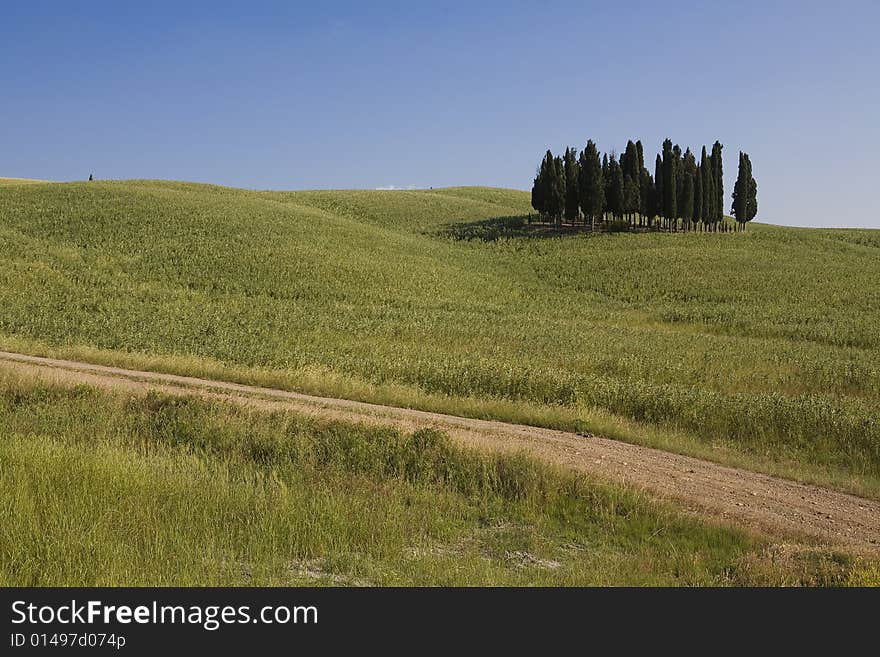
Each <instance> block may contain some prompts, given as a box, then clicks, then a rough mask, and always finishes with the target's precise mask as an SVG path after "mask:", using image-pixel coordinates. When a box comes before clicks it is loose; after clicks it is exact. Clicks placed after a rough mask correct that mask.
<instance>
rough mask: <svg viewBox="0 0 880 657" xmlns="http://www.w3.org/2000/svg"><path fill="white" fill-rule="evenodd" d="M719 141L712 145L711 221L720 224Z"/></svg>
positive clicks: (720, 162)
mask: <svg viewBox="0 0 880 657" xmlns="http://www.w3.org/2000/svg"><path fill="white" fill-rule="evenodd" d="M722 148H723V146H722V145H721V142H719V141H716V142H715V143H714V144H713V145H712V184H713V187H714V192H715V200H714V201H713V203H712V210H713V212H714V214H713V216H712V222H713V223H715V224H720V223H722V222H723V221H724V167H723V165H722V161H721V149H722Z"/></svg>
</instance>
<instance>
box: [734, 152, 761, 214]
mask: <svg viewBox="0 0 880 657" xmlns="http://www.w3.org/2000/svg"><path fill="white" fill-rule="evenodd" d="M731 196H732V198H733V205H732V206H731V208H730V211H731V213H732V214H733V216H734V217H736V221H737V223H738V224H739V226H740V230H745V229H746V223H748V222H749V221H751V220H752V219H754V218H755V216H756V215H757V214H758V184H757V183H756V182H755V178H754V176H753V175H752V161H751V160H750V159H749V156H748V154H746V153H743V152H742V151H740V154H739V169H738V170H737V175H736V184H734V186H733V194H732V195H731Z"/></svg>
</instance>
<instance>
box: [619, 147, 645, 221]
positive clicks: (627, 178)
mask: <svg viewBox="0 0 880 657" xmlns="http://www.w3.org/2000/svg"><path fill="white" fill-rule="evenodd" d="M620 166H621V169H622V170H623V188H624V192H623V196H624V201H623V212H624V214H628V215H634V214H635V213H636V212H638V211H639V199H640V198H641V191H640V189H639V186H640V183H641V177H642V176H641V168H640V167H639V149H638V147H637V146H636V145H635V144H634V143H633V141H632V139H630V140H629V141H627V142H626V150H625V151H624V154H623V155H621V156H620Z"/></svg>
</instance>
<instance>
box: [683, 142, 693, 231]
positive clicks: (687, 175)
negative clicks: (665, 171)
mask: <svg viewBox="0 0 880 657" xmlns="http://www.w3.org/2000/svg"><path fill="white" fill-rule="evenodd" d="M696 175H697V161H696V159H695V158H694V154H693V153H692V152H691V149H690V148H688V149H687V150H685V152H684V155H682V157H681V175H680V176H679V180H680V181H681V186H680V188H679V189H680V190H681V191H680V193H679V198H680V199H681V200H680V201H679V203H680V207H679V213H680V214H681V220H682V223H683V224H684V228H685V230H689V229H690V228H691V222H692V221H693V218H694V198H693V196H694V193H695V191H696V183H695V182H694V177H695V176H696ZM687 187H690V192H689V191H688V190H687V189H686V188H687ZM685 196H689V200H686V199H685Z"/></svg>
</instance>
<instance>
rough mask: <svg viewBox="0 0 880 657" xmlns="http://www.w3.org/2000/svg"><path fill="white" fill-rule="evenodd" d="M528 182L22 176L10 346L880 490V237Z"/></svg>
mask: <svg viewBox="0 0 880 657" xmlns="http://www.w3.org/2000/svg"><path fill="white" fill-rule="evenodd" d="M529 209H530V208H529V196H528V194H526V193H524V192H520V191H515V190H504V189H486V188H450V189H437V190H418V191H308V192H269V191H266V192H258V191H248V190H240V189H232V188H225V187H217V186H210V185H197V184H189V183H180V182H171V181H118V182H92V183H66V184H55V183H51V184H30V185H6V186H0V347H2V348H4V349H8V350H17V351H23V352H29V353H36V354H46V355H59V356H68V357H82V358H84V359H88V360H93V361H97V362H105V363H112V364H120V365H127V366H132V367H137V368H141V369H155V370H162V371H169V372H177V373H190V374H197V375H206V376H212V377H214V378H225V379H231V380H238V381H242V382H250V383H259V384H265V385H273V386H276V387H283V388H288V389H295V390H302V391H306V392H312V393H316V394H328V395H335V396H341V397H349V398H354V399H361V400H367V401H376V402H382V403H389V404H395V405H402V406H412V407H417V408H424V409H428V410H440V411H444V412H450V413H456V414H460V415H462V414H463V415H472V416H478V417H494V418H499V419H509V420H514V421H520V422H526V423H532V424H539V425H545V426H551V427H559V428H566V429H575V430H589V431H593V432H596V433H602V434H605V435H609V436H611V437H615V438H620V439H623V440H629V441H633V442H638V443H642V444H648V445H653V446H658V447H662V448H664V449H670V450H675V451H680V452H684V453H689V454H693V455H698V456H702V457H708V458H711V459H713V460H717V461H722V462H727V463H733V464H739V465H744V466H747V467H751V468H753V469H758V470H764V471H768V472H774V473H780V474H784V475H787V476H792V477H798V478H803V479H807V480H812V481H817V482H820V483H825V484H830V485H834V486H837V487H839V488H843V489H846V490H851V491H855V492H859V493H861V494H865V495H870V496H873V497H877V496H880V424H878V421H877V417H878V409H880V331H878V330H877V317H878V316H880V231H855V230H852V231H848V230H815V229H792V228H780V227H774V226H768V225H756V226H752V227H750V229H749V232H748V233H746V234H742V235H730V234H728V235H720V234H712V235H710V234H694V233H690V234H676V235H669V234H613V235H612V234H609V235H592V236H591V235H585V234H573V235H561V236H556V235H553V234H552V233H548V232H547V231H536V230H533V227H532V226H531V225H530V224H529V223H528V222H527V220H525V219H524V217H525V216H526V215H527V213H528V212H529Z"/></svg>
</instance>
